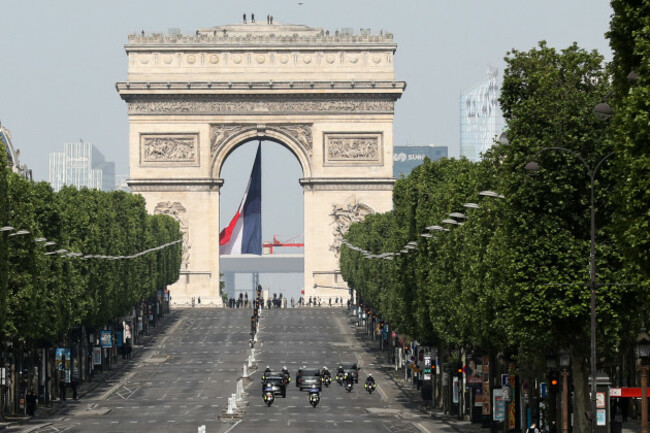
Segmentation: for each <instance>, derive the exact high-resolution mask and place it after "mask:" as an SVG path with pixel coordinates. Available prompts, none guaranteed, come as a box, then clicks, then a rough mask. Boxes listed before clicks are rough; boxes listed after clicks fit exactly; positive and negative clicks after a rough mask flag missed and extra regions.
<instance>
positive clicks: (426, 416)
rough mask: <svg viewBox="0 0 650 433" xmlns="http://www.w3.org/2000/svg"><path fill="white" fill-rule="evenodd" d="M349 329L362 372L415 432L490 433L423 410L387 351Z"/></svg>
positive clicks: (436, 411) (360, 330) (360, 331)
mask: <svg viewBox="0 0 650 433" xmlns="http://www.w3.org/2000/svg"><path fill="white" fill-rule="evenodd" d="M350 325H351V326H352V328H354V329H355V337H356V340H357V341H358V342H359V344H360V345H361V347H362V348H363V349H365V353H366V355H368V356H369V358H370V359H371V363H372V364H373V365H372V367H370V366H368V367H364V369H365V370H366V371H368V370H370V371H372V372H373V375H374V376H375V378H376V379H377V382H378V386H379V387H380V390H381V391H380V392H381V393H382V394H384V397H385V399H386V400H387V402H388V403H392V404H399V405H401V406H403V407H404V409H406V410H408V411H409V412H410V414H408V415H410V416H408V415H407V416H403V418H409V419H411V418H412V419H413V425H414V426H415V427H416V428H418V429H419V430H420V431H422V432H423V433H427V432H428V433H432V432H441V431H449V429H450V428H451V429H452V430H453V431H456V432H460V433H489V432H490V430H489V429H488V428H482V427H481V425H480V424H472V423H471V422H469V421H464V420H459V419H458V417H457V416H451V415H447V414H444V413H443V412H442V411H441V410H439V409H437V408H431V407H426V405H425V402H424V401H423V400H422V397H421V394H420V390H419V389H417V387H415V386H414V385H413V382H412V379H408V380H404V370H403V369H399V370H397V371H396V370H395V366H394V365H393V364H387V363H386V351H384V352H382V351H381V350H380V349H379V347H378V343H377V341H373V340H372V338H371V337H369V336H366V335H365V333H363V328H359V327H356V320H351V321H350ZM366 365H367V364H366ZM375 373H376V374H375ZM359 380H361V379H359ZM623 433H626V432H623Z"/></svg>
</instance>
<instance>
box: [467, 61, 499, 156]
mask: <svg viewBox="0 0 650 433" xmlns="http://www.w3.org/2000/svg"><path fill="white" fill-rule="evenodd" d="M498 75H499V74H498V69H497V68H492V67H489V68H488V72H487V76H486V77H485V79H483V80H482V81H481V82H480V83H478V84H476V85H474V86H472V87H471V88H470V89H468V90H466V91H464V92H462V93H461V95H460V155H461V156H464V157H466V158H467V159H469V160H471V161H478V160H480V159H481V154H482V153H484V152H485V151H486V150H488V149H489V148H490V147H492V145H493V144H494V140H495V139H496V138H497V137H498V135H499V134H501V132H502V131H503V128H504V125H505V122H504V120H503V115H502V114H501V109H500V108H499V93H500V89H499V83H498Z"/></svg>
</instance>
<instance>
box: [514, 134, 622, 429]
mask: <svg viewBox="0 0 650 433" xmlns="http://www.w3.org/2000/svg"><path fill="white" fill-rule="evenodd" d="M547 151H560V152H565V153H568V154H571V155H573V156H574V157H576V158H578V159H579V160H580V162H582V164H583V165H584V167H585V169H586V170H587V173H588V174H589V192H590V201H589V214H590V218H591V225H590V235H591V247H590V252H589V291H590V292H591V396H590V401H591V419H590V421H591V431H592V433H595V431H596V377H597V370H596V367H597V366H596V356H597V353H596V286H597V283H596V209H595V207H594V179H595V177H596V174H598V170H599V169H600V167H601V165H602V164H603V162H605V161H606V160H607V159H608V158H609V157H610V156H612V155H614V154H615V152H610V153H608V154H607V155H605V157H604V158H603V159H601V160H600V161H598V163H597V164H596V166H595V167H594V169H593V170H592V169H591V168H590V167H589V164H588V163H587V161H585V159H584V158H583V157H582V156H580V154H579V153H577V152H575V151H573V150H570V149H567V148H565V147H558V146H553V147H547V148H544V149H542V150H540V151H539V152H537V153H536V154H535V156H534V157H533V160H532V161H531V162H529V163H528V164H526V166H525V169H526V170H527V171H528V172H537V171H539V169H540V166H539V164H538V163H537V162H535V159H536V158H537V157H538V156H539V155H540V154H541V153H543V152H547Z"/></svg>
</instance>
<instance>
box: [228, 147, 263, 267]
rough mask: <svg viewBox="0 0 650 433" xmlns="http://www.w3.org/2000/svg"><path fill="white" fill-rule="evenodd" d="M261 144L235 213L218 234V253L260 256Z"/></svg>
mask: <svg viewBox="0 0 650 433" xmlns="http://www.w3.org/2000/svg"><path fill="white" fill-rule="evenodd" d="M261 147H262V144H261V143H260V144H259V145H258V147H257V154H256V155H255V162H254V163H253V171H252V172H251V178H250V180H249V181H248V187H246V192H245V193H244V198H243V199H242V201H241V204H240V205H239V209H237V213H236V214H235V216H234V217H233V218H232V220H231V221H230V224H228V227H226V228H225V229H223V230H222V231H221V233H220V234H219V252H220V254H221V255H229V254H257V255H262V161H261V156H262V148H261Z"/></svg>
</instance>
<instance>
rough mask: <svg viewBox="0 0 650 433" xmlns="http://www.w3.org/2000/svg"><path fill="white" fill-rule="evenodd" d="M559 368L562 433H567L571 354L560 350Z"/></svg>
mask: <svg viewBox="0 0 650 433" xmlns="http://www.w3.org/2000/svg"><path fill="white" fill-rule="evenodd" d="M559 355H560V367H562V433H569V370H568V368H569V365H571V354H570V353H569V351H568V350H566V349H564V350H561V351H560V353H559Z"/></svg>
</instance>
